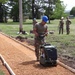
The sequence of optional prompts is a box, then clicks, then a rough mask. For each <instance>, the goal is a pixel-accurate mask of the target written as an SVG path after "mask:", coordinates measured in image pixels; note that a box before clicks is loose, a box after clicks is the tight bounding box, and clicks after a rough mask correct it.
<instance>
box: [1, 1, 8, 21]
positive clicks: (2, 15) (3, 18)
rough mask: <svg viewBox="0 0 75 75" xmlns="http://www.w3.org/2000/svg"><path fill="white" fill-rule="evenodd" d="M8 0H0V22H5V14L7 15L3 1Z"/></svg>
mask: <svg viewBox="0 0 75 75" xmlns="http://www.w3.org/2000/svg"><path fill="white" fill-rule="evenodd" d="M7 1H8V0H0V22H6V21H7V20H6V16H7V7H6V6H5V3H6V2H7Z"/></svg>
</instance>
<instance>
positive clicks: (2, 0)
mask: <svg viewBox="0 0 75 75" xmlns="http://www.w3.org/2000/svg"><path fill="white" fill-rule="evenodd" d="M7 1H8V0H0V3H5V2H7Z"/></svg>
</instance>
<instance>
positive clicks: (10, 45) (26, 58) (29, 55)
mask: <svg viewBox="0 0 75 75" xmlns="http://www.w3.org/2000/svg"><path fill="white" fill-rule="evenodd" d="M0 53H1V54H2V56H3V57H4V59H5V60H6V61H7V63H8V64H9V65H10V67H11V68H12V70H13V71H14V73H15V74H16V75H74V74H73V73H72V72H70V71H69V70H67V69H65V68H63V67H61V66H60V65H57V67H43V66H41V65H40V64H39V62H36V57H35V53H34V52H33V51H31V50H30V49H28V48H26V47H24V46H23V45H21V44H19V43H17V42H15V41H13V40H12V39H9V38H7V37H6V36H4V35H2V34H0Z"/></svg>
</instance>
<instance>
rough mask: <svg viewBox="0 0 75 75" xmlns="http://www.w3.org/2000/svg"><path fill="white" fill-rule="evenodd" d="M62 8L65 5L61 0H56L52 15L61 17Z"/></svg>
mask: <svg viewBox="0 0 75 75" xmlns="http://www.w3.org/2000/svg"><path fill="white" fill-rule="evenodd" d="M64 10H65V6H64V5H63V2H61V1H60V0H57V2H56V4H55V9H54V15H53V16H54V17H55V18H58V19H59V18H61V17H62V16H64Z"/></svg>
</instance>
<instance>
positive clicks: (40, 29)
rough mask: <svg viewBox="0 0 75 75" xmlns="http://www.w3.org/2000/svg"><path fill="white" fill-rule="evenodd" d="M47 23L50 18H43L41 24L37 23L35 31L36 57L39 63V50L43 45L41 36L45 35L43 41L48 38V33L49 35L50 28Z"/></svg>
mask: <svg viewBox="0 0 75 75" xmlns="http://www.w3.org/2000/svg"><path fill="white" fill-rule="evenodd" d="M47 21H48V17H47V16H43V17H42V21H41V22H40V23H36V24H35V26H34V29H33V31H34V34H35V39H34V40H35V41H34V42H35V43H34V46H35V55H36V58H37V61H39V48H40V45H41V44H42V41H41V40H40V36H41V35H43V37H42V39H43V38H44V37H45V36H47V33H48V27H47V24H46V23H47ZM43 41H44V39H43Z"/></svg>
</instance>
